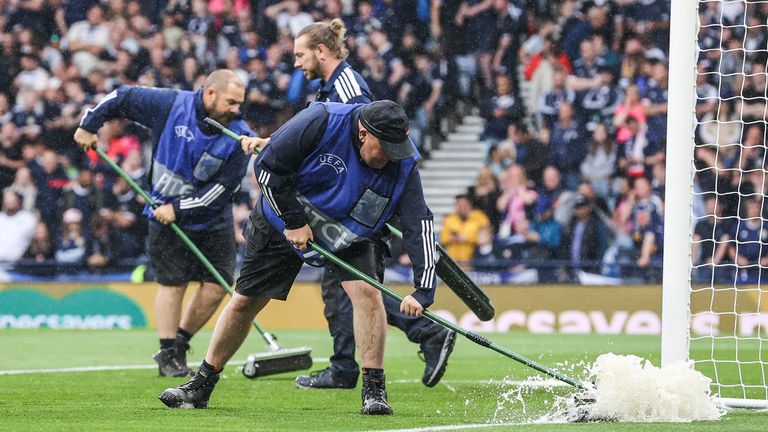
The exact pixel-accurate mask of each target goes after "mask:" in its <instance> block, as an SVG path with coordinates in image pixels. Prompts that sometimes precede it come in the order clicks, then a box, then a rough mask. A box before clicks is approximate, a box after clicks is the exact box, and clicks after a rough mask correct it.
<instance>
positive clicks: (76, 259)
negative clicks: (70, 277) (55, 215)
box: [56, 208, 86, 271]
mask: <svg viewBox="0 0 768 432" xmlns="http://www.w3.org/2000/svg"><path fill="white" fill-rule="evenodd" d="M61 222H62V228H61V235H60V236H59V241H58V243H57V245H56V261H57V262H59V263H61V264H68V265H67V266H66V267H67V268H68V270H69V271H76V270H77V269H78V267H79V266H80V265H82V264H83V262H84V260H85V248H86V240H85V233H83V226H82V222H83V214H82V213H80V210H78V209H76V208H71V209H68V210H67V211H65V212H64V214H63V215H62V219H61Z"/></svg>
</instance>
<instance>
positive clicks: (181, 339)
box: [75, 69, 250, 376]
mask: <svg viewBox="0 0 768 432" xmlns="http://www.w3.org/2000/svg"><path fill="white" fill-rule="evenodd" d="M244 88H245V86H244V84H243V83H242V81H241V80H240V79H239V78H238V77H237V75H236V74H235V73H234V72H232V71H230V70H226V69H222V70H217V71H215V72H213V73H212V74H210V76H209V77H208V79H207V80H206V82H205V86H204V87H203V88H202V89H201V90H199V91H197V92H189V91H177V90H170V89H159V88H146V87H130V86H126V87H120V88H119V89H118V90H115V91H113V92H112V93H110V94H109V95H107V96H106V97H105V98H104V99H103V100H102V101H101V102H100V103H99V104H98V105H96V106H95V107H93V108H91V109H89V110H88V112H87V113H86V115H85V116H84V117H83V119H82V120H81V122H80V128H78V129H77V131H76V132H75V141H77V143H78V144H80V145H81V146H82V147H83V148H84V149H85V150H88V149H90V148H91V145H93V144H94V143H95V142H96V133H97V131H98V130H99V128H100V127H101V126H102V125H103V124H104V122H106V121H108V120H111V119H115V118H127V119H129V120H133V121H135V122H137V123H139V124H142V125H144V126H146V127H147V128H149V129H150V130H151V131H152V167H151V171H150V181H151V187H152V190H151V195H152V198H153V199H154V200H155V201H156V202H157V203H160V204H162V205H160V206H159V207H158V208H157V209H154V210H153V209H151V208H150V207H149V206H147V208H146V209H145V210H144V213H145V214H146V215H147V216H148V217H149V242H148V243H149V258H150V263H151V265H152V267H153V269H154V271H155V275H156V280H157V282H158V283H159V284H160V288H159V289H158V292H157V298H156V300H155V318H156V320H157V330H158V333H159V336H160V351H159V352H158V353H157V354H155V356H154V359H155V361H156V362H157V364H158V368H159V372H160V375H161V376H186V375H189V374H190V370H189V368H188V367H187V358H186V353H187V350H188V349H189V340H190V338H192V336H193V335H194V334H195V333H196V332H197V331H198V330H199V329H200V328H201V327H202V326H203V325H204V324H205V322H206V321H208V319H209V318H210V317H211V316H212V315H213V313H214V312H215V311H216V308H217V307H218V306H219V304H220V303H221V300H222V299H223V298H224V295H225V294H226V291H225V290H224V289H223V288H222V287H220V286H219V285H218V284H217V283H216V282H214V279H213V277H212V276H211V275H210V274H209V273H208V272H207V270H206V269H205V268H204V267H203V265H202V264H201V263H200V262H199V261H198V259H197V258H196V257H195V256H194V255H193V254H192V253H191V252H190V251H189V250H188V249H187V247H186V245H184V243H183V242H182V241H181V240H180V239H179V238H178V237H177V236H176V234H175V233H174V232H173V231H172V230H171V228H170V227H168V226H167V225H168V224H170V223H171V222H176V223H177V224H179V225H180V226H181V228H182V229H183V230H184V231H185V232H186V233H187V234H188V235H189V237H190V238H191V239H192V241H193V242H194V243H195V244H196V245H197V246H198V247H199V248H200V250H202V252H203V253H204V254H205V256H206V257H207V258H208V259H209V260H210V261H211V263H212V264H213V266H214V267H215V268H216V269H217V270H218V271H219V273H221V275H222V276H223V277H224V279H226V280H227V282H228V283H230V284H231V283H232V280H233V275H234V270H235V234H234V227H233V221H232V207H231V201H232V195H233V194H234V193H235V192H236V191H237V190H238V188H239V187H240V182H241V180H242V178H243V176H244V175H245V171H246V168H247V165H248V157H247V156H246V155H245V154H244V153H243V152H242V150H241V149H240V145H239V144H238V143H237V142H236V141H234V140H233V139H231V138H228V137H226V136H224V135H222V134H221V133H220V131H219V130H217V129H215V128H211V127H210V126H209V125H208V124H207V123H205V122H203V119H204V118H205V117H206V116H209V117H211V118H213V119H214V120H217V121H219V122H221V123H223V124H225V125H229V128H231V129H232V130H234V131H235V132H236V133H238V134H242V135H249V134H250V130H249V129H248V126H247V125H246V123H245V122H244V121H242V120H239V119H237V117H238V113H239V111H240V105H242V103H243V99H244V97H245V89H244ZM244 139H245V140H246V142H250V141H248V137H244ZM190 281H200V282H201V285H200V289H199V290H198V291H197V292H196V293H195V295H194V296H193V297H192V299H191V301H190V302H189V304H188V306H187V308H186V310H185V311H184V313H183V314H182V310H181V309H182V307H181V302H182V299H183V297H184V291H185V289H186V287H187V284H188V283H189V282H190Z"/></svg>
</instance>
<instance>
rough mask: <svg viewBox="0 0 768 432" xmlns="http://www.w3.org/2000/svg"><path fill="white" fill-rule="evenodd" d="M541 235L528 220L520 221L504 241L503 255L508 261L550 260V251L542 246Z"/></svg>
mask: <svg viewBox="0 0 768 432" xmlns="http://www.w3.org/2000/svg"><path fill="white" fill-rule="evenodd" d="M540 241H541V235H540V234H539V233H538V232H537V231H536V230H535V229H534V227H533V226H532V224H531V222H530V221H529V220H528V219H520V220H519V221H517V223H516V224H515V230H514V231H513V232H512V234H511V235H510V236H509V237H507V238H506V239H504V240H503V245H504V246H503V248H502V252H501V255H502V256H503V257H504V258H505V259H508V260H525V261H527V260H539V259H545V258H548V255H547V254H548V250H547V249H546V248H545V247H543V246H541V245H540Z"/></svg>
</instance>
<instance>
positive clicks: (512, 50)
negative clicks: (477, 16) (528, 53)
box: [493, 0, 525, 71]
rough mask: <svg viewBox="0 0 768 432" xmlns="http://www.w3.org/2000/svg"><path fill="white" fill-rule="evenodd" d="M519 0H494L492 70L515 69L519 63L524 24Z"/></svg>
mask: <svg viewBox="0 0 768 432" xmlns="http://www.w3.org/2000/svg"><path fill="white" fill-rule="evenodd" d="M517 3H519V2H516V1H510V0H494V1H493V11H494V13H495V15H496V28H495V33H494V35H493V38H494V43H493V47H495V50H496V51H495V53H494V55H493V70H497V71H498V70H506V71H516V70H517V67H518V64H519V62H518V61H519V54H518V53H519V51H520V45H521V39H522V36H523V33H524V31H523V27H524V26H525V22H524V21H525V15H524V13H523V8H522V7H519V6H518V4H517Z"/></svg>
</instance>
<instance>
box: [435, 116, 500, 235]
mask: <svg viewBox="0 0 768 432" xmlns="http://www.w3.org/2000/svg"><path fill="white" fill-rule="evenodd" d="M484 123H485V121H484V120H483V118H482V117H478V116H473V115H468V116H465V117H464V118H463V119H462V122H461V124H460V125H458V126H457V127H456V130H455V131H454V132H452V133H450V134H448V137H447V140H446V141H444V142H442V143H441V144H440V148H439V149H437V150H434V151H432V153H431V157H430V159H429V160H427V161H425V162H424V165H423V166H422V167H421V168H420V171H421V183H422V184H423V185H424V195H425V198H426V200H427V204H428V205H429V207H430V208H431V209H432V212H433V213H434V214H435V232H437V233H439V232H440V229H441V228H442V226H443V219H444V218H445V216H446V215H448V214H450V213H452V212H453V211H454V197H455V196H456V195H458V194H460V193H463V192H466V190H467V187H468V186H471V185H473V184H474V183H475V179H476V178H477V171H478V170H479V169H480V168H481V167H482V166H483V163H484V161H485V153H486V148H487V145H486V143H485V142H483V141H480V134H481V133H482V131H483V126H484Z"/></svg>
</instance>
